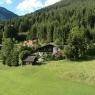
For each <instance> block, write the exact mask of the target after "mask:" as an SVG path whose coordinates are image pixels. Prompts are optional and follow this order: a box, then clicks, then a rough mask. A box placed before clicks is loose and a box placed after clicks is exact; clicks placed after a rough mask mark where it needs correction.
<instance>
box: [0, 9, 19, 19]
mask: <svg viewBox="0 0 95 95" xmlns="http://www.w3.org/2000/svg"><path fill="white" fill-rule="evenodd" d="M14 17H18V16H17V15H16V14H14V13H13V12H11V11H9V10H7V9H5V8H3V7H0V20H7V19H11V18H14Z"/></svg>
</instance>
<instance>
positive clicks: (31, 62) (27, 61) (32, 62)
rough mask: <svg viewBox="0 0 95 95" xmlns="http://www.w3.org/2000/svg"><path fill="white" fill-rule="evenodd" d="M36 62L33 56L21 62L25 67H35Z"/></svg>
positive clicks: (36, 59) (35, 57)
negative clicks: (29, 65) (30, 65)
mask: <svg viewBox="0 0 95 95" xmlns="http://www.w3.org/2000/svg"><path fill="white" fill-rule="evenodd" d="M37 61H38V58H37V56H34V55H31V56H27V57H26V58H25V59H24V60H23V62H24V64H25V65H28V64H32V65H37Z"/></svg>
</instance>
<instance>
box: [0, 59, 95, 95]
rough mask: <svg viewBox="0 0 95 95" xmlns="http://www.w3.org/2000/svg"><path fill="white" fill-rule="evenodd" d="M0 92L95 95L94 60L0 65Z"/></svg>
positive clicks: (37, 94)
mask: <svg viewBox="0 0 95 95" xmlns="http://www.w3.org/2000/svg"><path fill="white" fill-rule="evenodd" d="M0 95H95V60H93V61H87V62H69V61H52V62H48V64H46V65H42V66H34V67H33V66H31V65H30V66H24V67H17V68H15V67H12V68H10V67H6V66H2V65H1V67H0Z"/></svg>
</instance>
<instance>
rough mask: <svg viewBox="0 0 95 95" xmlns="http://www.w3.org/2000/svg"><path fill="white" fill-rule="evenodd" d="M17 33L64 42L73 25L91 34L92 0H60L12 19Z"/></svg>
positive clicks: (94, 18)
mask: <svg viewBox="0 0 95 95" xmlns="http://www.w3.org/2000/svg"><path fill="white" fill-rule="evenodd" d="M8 24H14V26H15V28H16V29H18V31H19V33H23V32H28V35H27V39H31V38H35V37H36V38H38V39H39V40H40V42H55V43H58V44H66V39H67V38H68V34H69V33H70V31H71V30H72V28H73V27H75V26H76V27H78V28H82V29H83V28H84V29H87V30H88V31H89V32H90V34H91V35H92V36H93V40H94V30H95V29H94V24H95V1H94V0H62V1H61V2H58V3H56V4H54V5H52V6H49V7H47V8H44V9H41V10H38V11H36V12H34V13H31V14H28V15H25V16H23V17H20V18H19V19H12V20H10V21H9V22H8Z"/></svg>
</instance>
